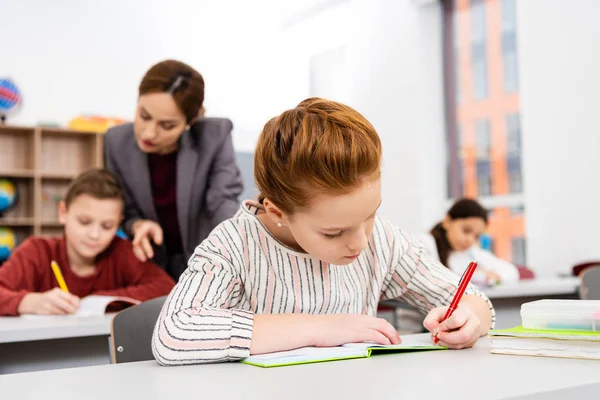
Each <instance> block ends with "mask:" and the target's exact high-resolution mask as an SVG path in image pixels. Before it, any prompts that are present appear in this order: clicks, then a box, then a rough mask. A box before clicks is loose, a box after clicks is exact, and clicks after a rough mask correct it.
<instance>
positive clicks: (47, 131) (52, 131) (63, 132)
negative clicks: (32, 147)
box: [39, 126, 104, 136]
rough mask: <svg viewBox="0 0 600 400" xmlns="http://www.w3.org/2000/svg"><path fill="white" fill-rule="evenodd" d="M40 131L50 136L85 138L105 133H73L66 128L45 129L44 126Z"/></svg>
mask: <svg viewBox="0 0 600 400" xmlns="http://www.w3.org/2000/svg"><path fill="white" fill-rule="evenodd" d="M39 128H40V129H42V130H43V133H44V134H50V135H72V136H74V135H84V136H95V135H102V134H104V133H99V132H90V131H73V130H70V129H64V128H50V127H44V126H40V127H39Z"/></svg>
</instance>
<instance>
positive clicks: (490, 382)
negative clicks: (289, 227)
mask: <svg viewBox="0 0 600 400" xmlns="http://www.w3.org/2000/svg"><path fill="white" fill-rule="evenodd" d="M488 346H489V341H488V339H486V338H484V339H482V340H480V341H479V343H477V345H476V347H475V348H473V349H469V350H460V351H450V350H448V351H432V352H418V353H405V354H387V355H385V354H382V355H377V356H374V357H371V358H370V359H356V360H346V361H333V362H325V363H319V364H306V365H298V366H289V367H280V368H272V369H263V368H258V367H253V366H250V365H244V364H240V363H226V364H212V365H196V366H187V367H160V366H159V365H158V364H157V363H156V362H154V361H146V362H140V363H129V364H117V365H106V366H96V367H86V368H77V369H70V370H65V369H63V370H55V371H43V372H33V373H25V374H12V375H4V376H0V388H2V393H4V394H8V395H11V394H13V395H17V394H18V397H20V398H27V399H35V398H43V397H45V396H47V395H48V393H60V398H61V400H80V399H82V398H85V399H88V400H95V399H96V400H106V399H131V398H132V397H133V398H140V399H148V400H149V399H160V400H163V399H169V398H171V399H186V398H190V396H191V395H190V394H191V393H192V394H195V397H198V398H202V399H241V398H243V399H250V400H251V399H257V400H268V399H289V400H293V399H311V398H312V399H324V398H330V399H361V400H362V399H387V398H403V399H419V398H422V399H444V400H451V399H467V400H468V399H477V400H481V399H513V398H519V396H537V395H540V394H542V393H544V392H547V391H554V390H563V392H562V393H561V392H559V393H561V396H563V397H560V398H561V399H562V398H577V399H580V398H581V399H587V398H598V397H597V394H598V391H597V390H598V388H600V362H597V361H589V360H568V359H553V358H540V357H518V356H503V355H492V354H490V353H489V347H488ZM467 369H468V370H467ZM570 393H577V394H578V396H577V397H573V396H570ZM591 393H594V395H593V396H592V395H590V394H591ZM552 396H553V395H552V394H547V393H544V396H543V397H539V398H543V399H544V400H548V399H554V398H555V397H552ZM569 396H570V397H569ZM192 397H194V395H192ZM524 398H528V397H524ZM529 398H531V399H537V398H538V397H529Z"/></svg>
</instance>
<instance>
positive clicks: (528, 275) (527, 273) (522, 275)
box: [517, 265, 535, 280]
mask: <svg viewBox="0 0 600 400" xmlns="http://www.w3.org/2000/svg"><path fill="white" fill-rule="evenodd" d="M517 269H518V270H519V279H520V280H526V279H534V278H535V272H533V271H532V270H531V269H529V268H527V267H525V266H523V265H517Z"/></svg>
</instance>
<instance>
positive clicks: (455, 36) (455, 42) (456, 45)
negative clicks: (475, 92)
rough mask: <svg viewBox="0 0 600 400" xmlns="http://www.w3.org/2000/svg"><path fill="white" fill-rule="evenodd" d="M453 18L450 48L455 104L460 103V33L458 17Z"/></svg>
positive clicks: (457, 15)
mask: <svg viewBox="0 0 600 400" xmlns="http://www.w3.org/2000/svg"><path fill="white" fill-rule="evenodd" d="M453 18H454V22H453V25H452V28H453V29H454V31H453V32H452V47H453V52H454V55H453V59H454V91H455V94H454V95H455V100H456V102H457V103H460V97H461V90H460V58H459V57H460V31H459V30H458V27H459V26H460V21H459V18H460V15H459V14H458V13H456V14H454V15H453Z"/></svg>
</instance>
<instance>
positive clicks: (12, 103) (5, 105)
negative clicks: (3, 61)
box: [0, 79, 21, 114]
mask: <svg viewBox="0 0 600 400" xmlns="http://www.w3.org/2000/svg"><path fill="white" fill-rule="evenodd" d="M20 102H21V93H19V89H18V88H17V86H16V85H15V84H14V82H13V81H11V80H10V79H0V114H7V113H9V112H11V111H13V110H14V109H15V108H17V106H18V105H19V103H20Z"/></svg>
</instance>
